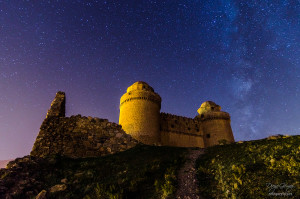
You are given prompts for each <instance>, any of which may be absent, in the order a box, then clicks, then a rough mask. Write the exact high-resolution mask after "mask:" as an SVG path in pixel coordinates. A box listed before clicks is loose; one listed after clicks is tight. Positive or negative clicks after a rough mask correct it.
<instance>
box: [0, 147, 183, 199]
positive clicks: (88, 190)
mask: <svg viewBox="0 0 300 199" xmlns="http://www.w3.org/2000/svg"><path fill="white" fill-rule="evenodd" d="M186 151H187V149H185V148H174V147H154V146H145V145H138V146H136V147H134V148H132V149H129V150H127V151H124V152H120V153H116V154H113V155H108V156H104V157H98V158H80V159H72V158H66V157H62V156H53V157H48V158H46V159H44V158H39V157H34V156H25V157H23V158H18V159H16V160H14V161H12V162H10V163H9V164H8V168H7V169H1V170H0V198H1V199H2V198H20V199H21V198H22V199H24V198H34V197H35V196H37V195H38V194H39V198H45V197H46V198H62V199H66V198H72V199H73V198H85V199H88V198H130V199H134V198H139V199H140V198H172V196H174V194H175V191H176V183H177V178H176V173H177V170H178V169H179V168H180V167H181V165H182V163H183V162H184V156H185V154H186Z"/></svg>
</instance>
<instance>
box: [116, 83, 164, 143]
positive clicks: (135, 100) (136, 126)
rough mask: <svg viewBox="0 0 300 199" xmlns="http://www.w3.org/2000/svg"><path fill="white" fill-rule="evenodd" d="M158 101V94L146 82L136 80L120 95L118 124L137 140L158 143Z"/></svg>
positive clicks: (159, 100)
mask: <svg viewBox="0 0 300 199" xmlns="http://www.w3.org/2000/svg"><path fill="white" fill-rule="evenodd" d="M160 103H161V98H160V96H159V95H158V94H156V93H155V92H154V90H153V89H152V88H151V87H150V86H149V85H148V84H146V83H144V82H136V83H135V84H133V85H132V86H130V87H129V88H128V89H127V92H126V93H125V94H124V95H123V96H122V97H121V100H120V117H119V124H120V125H122V128H123V129H124V131H125V132H126V133H128V134H130V135H131V136H132V137H133V138H135V139H137V140H138V141H140V142H142V143H144V144H158V143H159V142H160V131H159V124H160V115H159V112H160Z"/></svg>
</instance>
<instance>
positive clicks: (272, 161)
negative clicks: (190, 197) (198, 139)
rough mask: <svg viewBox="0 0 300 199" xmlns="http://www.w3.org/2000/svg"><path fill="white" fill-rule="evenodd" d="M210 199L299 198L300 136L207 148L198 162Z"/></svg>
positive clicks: (199, 171) (200, 178)
mask: <svg viewBox="0 0 300 199" xmlns="http://www.w3.org/2000/svg"><path fill="white" fill-rule="evenodd" d="M197 165H198V166H197V168H198V180H199V183H200V186H199V188H200V192H201V193H202V194H203V195H204V196H205V197H207V198H254V199H255V198H299V196H300V178H299V176H300V136H271V137H269V138H268V139H263V140H255V141H249V142H240V143H235V144H230V145H224V146H215V147H211V148H208V149H207V150H206V154H205V155H203V156H201V158H200V159H198V162H197Z"/></svg>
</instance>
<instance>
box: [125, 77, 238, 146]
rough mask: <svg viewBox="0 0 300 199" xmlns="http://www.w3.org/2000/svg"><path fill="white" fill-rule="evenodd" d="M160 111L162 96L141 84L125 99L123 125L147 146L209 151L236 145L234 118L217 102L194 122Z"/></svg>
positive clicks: (205, 106)
mask: <svg viewBox="0 0 300 199" xmlns="http://www.w3.org/2000/svg"><path fill="white" fill-rule="evenodd" d="M160 108H161V97H160V96H159V95H158V94H157V93H155V92H154V89H153V88H152V87H151V86H149V85H148V84H147V83H145V82H142V81H138V82H136V83H134V84H133V85H131V86H130V87H128V89H127V92H126V93H125V94H124V95H123V96H122V97H121V100H120V117H119V124H120V125H122V128H123V130H124V131H125V132H126V133H128V134H130V135H131V136H132V137H133V138H135V139H137V140H138V141H140V142H142V143H145V144H161V145H167V146H178V147H201V148H205V147H209V146H213V145H217V144H220V143H224V142H225V143H232V142H234V138H233V134H232V130H231V126H230V116H229V114H228V113H226V112H222V111H221V107H220V106H219V105H217V104H215V103H214V102H211V101H207V102H204V103H203V104H202V105H201V106H200V108H199V109H198V113H199V115H198V116H196V117H195V118H194V119H192V118H187V117H183V116H177V115H172V114H168V113H160Z"/></svg>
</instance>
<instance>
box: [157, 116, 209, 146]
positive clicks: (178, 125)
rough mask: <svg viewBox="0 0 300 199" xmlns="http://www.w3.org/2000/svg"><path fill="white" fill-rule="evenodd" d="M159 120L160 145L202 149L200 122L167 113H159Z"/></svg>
mask: <svg viewBox="0 0 300 199" xmlns="http://www.w3.org/2000/svg"><path fill="white" fill-rule="evenodd" d="M160 119H161V123H160V132H161V144H162V145H167V146H178V147H201V148H204V141H203V129H202V126H201V122H200V121H198V120H194V119H192V118H187V117H182V116H177V115H172V114H168V113H161V114H160Z"/></svg>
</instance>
